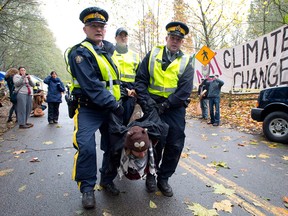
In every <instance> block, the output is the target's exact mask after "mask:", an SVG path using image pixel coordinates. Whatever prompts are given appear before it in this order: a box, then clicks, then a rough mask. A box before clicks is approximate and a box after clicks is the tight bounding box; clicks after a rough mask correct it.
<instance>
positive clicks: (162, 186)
mask: <svg viewBox="0 0 288 216" xmlns="http://www.w3.org/2000/svg"><path fill="white" fill-rule="evenodd" d="M157 186H158V188H159V190H160V191H161V192H162V194H163V195H164V196H167V197H172V196H173V190H172V188H171V186H170V185H169V184H168V180H163V179H158V181H157Z"/></svg>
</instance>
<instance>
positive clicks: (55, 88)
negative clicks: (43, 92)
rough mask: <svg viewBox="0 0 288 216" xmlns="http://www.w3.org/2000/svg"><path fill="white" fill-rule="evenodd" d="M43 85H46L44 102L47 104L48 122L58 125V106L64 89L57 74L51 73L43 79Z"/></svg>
mask: <svg viewBox="0 0 288 216" xmlns="http://www.w3.org/2000/svg"><path fill="white" fill-rule="evenodd" d="M44 83H46V84H47V85H48V94H47V99H46V102H47V103H48V122H49V124H53V123H58V118H59V106H60V103H62V93H63V92H65V87H64V84H63V83H62V81H61V80H60V78H59V77H57V73H56V72H55V71H52V72H51V73H50V75H49V76H47V77H46V78H45V79H44Z"/></svg>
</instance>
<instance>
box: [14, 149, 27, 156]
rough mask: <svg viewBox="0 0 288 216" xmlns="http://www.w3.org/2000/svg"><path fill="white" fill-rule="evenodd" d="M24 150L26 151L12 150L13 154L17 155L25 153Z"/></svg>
mask: <svg viewBox="0 0 288 216" xmlns="http://www.w3.org/2000/svg"><path fill="white" fill-rule="evenodd" d="M25 152H26V150H19V151H14V152H13V154H17V155H19V154H22V153H25Z"/></svg>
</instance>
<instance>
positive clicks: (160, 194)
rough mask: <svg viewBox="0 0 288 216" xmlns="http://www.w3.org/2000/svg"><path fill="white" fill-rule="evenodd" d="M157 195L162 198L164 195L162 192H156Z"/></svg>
mask: <svg viewBox="0 0 288 216" xmlns="http://www.w3.org/2000/svg"><path fill="white" fill-rule="evenodd" d="M155 194H156V195H157V196H162V195H163V194H162V193H161V191H156V192H155Z"/></svg>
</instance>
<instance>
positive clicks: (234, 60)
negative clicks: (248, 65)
mask: <svg viewBox="0 0 288 216" xmlns="http://www.w3.org/2000/svg"><path fill="white" fill-rule="evenodd" d="M232 50H233V51H232V53H233V68H238V67H241V64H238V65H236V57H235V48H233V49H232Z"/></svg>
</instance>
